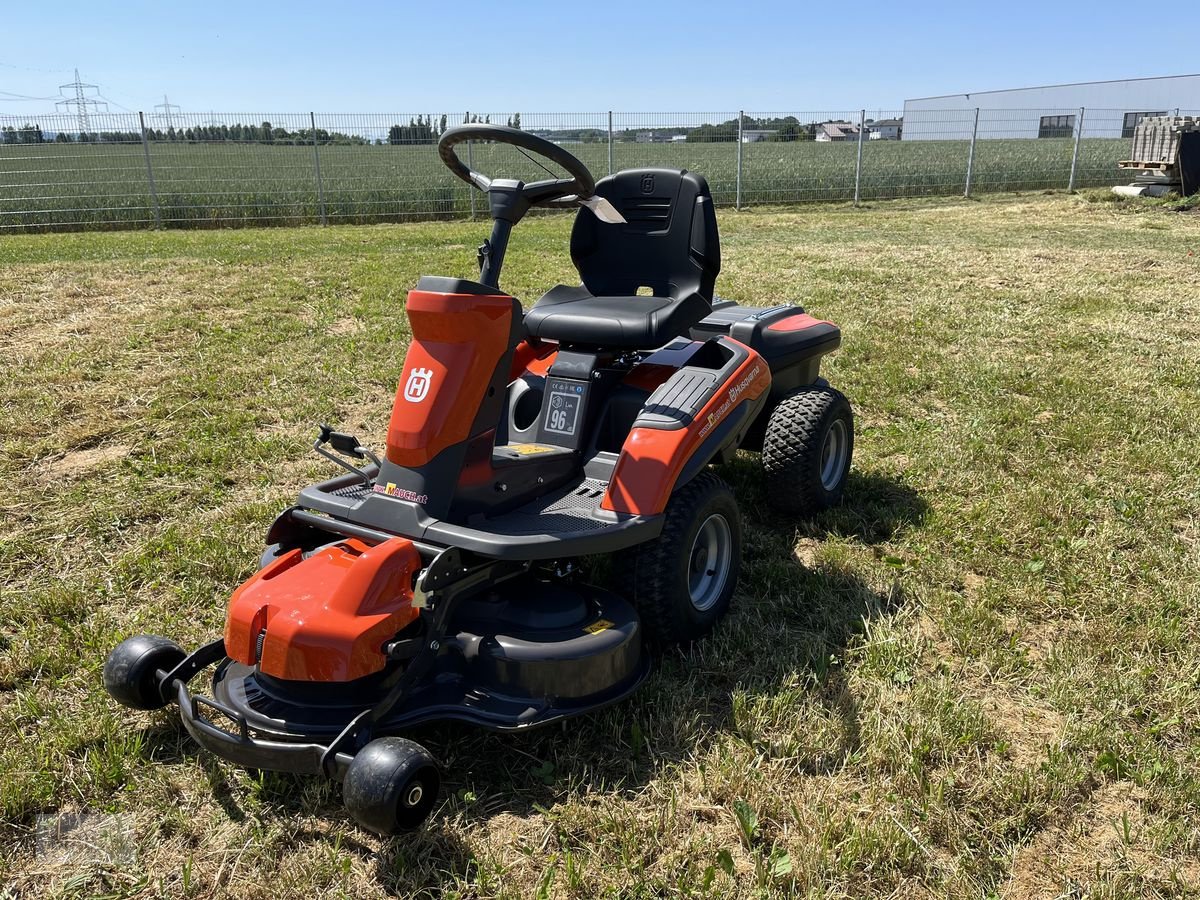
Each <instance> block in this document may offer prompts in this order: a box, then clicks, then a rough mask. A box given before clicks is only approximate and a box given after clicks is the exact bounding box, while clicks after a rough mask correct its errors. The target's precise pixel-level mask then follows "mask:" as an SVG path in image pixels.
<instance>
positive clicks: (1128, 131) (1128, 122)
mask: <svg viewBox="0 0 1200 900" xmlns="http://www.w3.org/2000/svg"><path fill="white" fill-rule="evenodd" d="M1166 114H1167V111H1166V110H1165V109H1164V110H1162V111H1161V112H1131V113H1125V121H1124V122H1123V123H1122V124H1121V137H1123V138H1131V137H1133V129H1135V128H1137V124H1138V122H1140V121H1142V119H1144V118H1146V116H1165V115H1166Z"/></svg>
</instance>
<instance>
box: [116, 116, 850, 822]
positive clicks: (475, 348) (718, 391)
mask: <svg viewBox="0 0 1200 900" xmlns="http://www.w3.org/2000/svg"><path fill="white" fill-rule="evenodd" d="M467 140H472V141H493V142H498V143H504V144H512V145H514V146H516V147H518V148H519V149H521V150H522V151H528V152H531V153H534V154H538V155H539V156H540V157H542V159H543V161H545V162H547V163H548V164H551V165H556V166H558V167H560V168H561V169H562V170H563V171H564V173H565V174H564V176H563V177H561V178H552V179H548V180H545V181H538V182H533V183H530V184H526V183H523V182H521V181H518V180H515V179H499V178H497V179H490V178H488V177H487V176H484V175H482V174H481V173H479V172H475V171H472V170H470V169H468V168H467V167H466V166H464V165H463V164H462V162H461V161H460V160H459V158H458V156H457V154H456V152H455V149H454V148H455V147H456V146H457V145H458V144H460V143H462V142H463V141H467ZM439 151H440V153H441V157H442V160H443V161H444V162H445V163H446V165H447V166H449V167H450V169H451V170H452V171H453V172H455V174H457V175H459V176H460V177H461V178H463V179H464V180H466V181H467V182H469V183H470V184H472V185H474V186H475V187H476V188H478V189H480V190H482V191H485V192H486V193H487V194H488V198H489V201H490V205H491V210H492V216H493V220H494V221H493V227H492V234H491V237H490V239H489V240H487V241H485V242H484V244H483V246H482V247H481V248H480V251H479V258H480V269H481V271H480V276H479V280H478V281H464V280H460V279H453V278H438V277H429V276H426V277H424V278H421V279H420V281H419V282H418V284H417V286H416V288H415V289H414V290H413V291H412V292H410V294H409V297H408V304H407V312H408V318H409V323H410V326H411V329H412V342H411V344H410V346H409V349H408V354H407V356H406V358H405V364H404V371H403V374H402V375H401V379H400V385H399V389H398V391H397V394H396V400H395V405H394V407H393V410H392V418H391V422H390V425H389V428H388V434H387V446H386V448H385V451H384V453H383V454H382V456H378V455H376V454H375V453H374V452H373V451H372V450H371V449H370V448H367V447H364V446H362V445H361V444H360V442H359V441H358V440H357V439H356V438H354V437H353V436H352V435H348V434H344V433H340V432H336V431H333V430H332V429H330V428H328V427H325V426H323V427H322V428H321V432H320V434H319V435H318V438H317V441H316V443H315V444H314V447H315V449H316V450H317V451H318V452H320V453H321V454H323V455H324V456H326V457H327V458H329V459H330V460H332V461H334V462H336V463H338V464H339V465H341V466H342V467H343V468H344V469H345V470H346V471H345V472H344V473H343V474H340V475H338V476H337V477H334V478H331V479H329V480H327V481H324V482H321V483H320V484H316V485H313V486H312V487H309V488H305V489H304V490H303V491H302V492H301V493H300V496H299V498H298V500H297V503H296V505H295V506H293V507H290V508H289V509H286V510H284V511H283V512H282V513H281V514H280V516H279V517H278V518H277V519H276V521H275V523H274V524H273V525H272V526H271V528H270V530H269V531H268V534H267V548H266V550H265V552H264V553H263V557H262V561H261V566H260V569H259V571H258V572H256V573H255V574H254V575H253V576H251V578H250V579H249V580H248V581H246V582H245V583H244V584H242V585H241V586H240V587H239V588H238V589H237V590H236V591H235V592H234V594H233V596H232V598H231V600H230V603H229V608H228V613H227V617H226V624H225V633H224V635H223V637H222V638H221V639H219V640H216V641H213V642H212V643H210V644H208V645H206V646H204V647H201V648H200V649H198V650H196V651H195V652H193V653H192V654H190V655H189V654H186V653H185V652H184V651H183V650H182V649H181V648H180V647H179V646H178V645H177V644H175V643H174V642H172V641H170V640H167V639H166V638H161V637H154V636H146V635H141V636H136V637H132V638H129V639H128V640H126V641H125V642H123V643H122V644H121V645H120V646H118V647H117V648H116V649H115V650H114V651H113V652H112V654H111V655H110V656H109V658H108V661H107V662H106V664H105V667H104V683H105V686H106V688H107V689H108V691H109V693H110V694H111V695H112V696H113V697H114V698H115V699H116V700H117V701H119V702H120V703H123V704H124V705H126V706H129V707H133V708H137V709H155V708H159V707H162V706H165V705H166V704H168V703H171V702H175V703H178V705H179V710H180V716H181V718H182V721H183V724H184V727H185V728H186V729H187V730H188V732H189V733H190V734H191V735H192V737H194V738H195V740H196V741H197V742H198V743H199V744H201V745H202V746H203V747H205V748H207V749H208V750H210V751H212V752H214V753H216V754H218V755H220V756H223V757H225V758H227V759H230V760H232V761H234V762H237V763H239V764H241V765H245V766H250V767H255V768H261V769H277V770H283V771H290V772H300V773H309V774H314V775H321V776H325V777H329V778H334V779H337V780H340V781H342V782H343V784H344V789H343V796H344V800H345V803H346V806H347V808H348V810H349V811H350V813H351V815H352V816H353V817H354V818H355V819H356V820H357V821H358V822H359V823H360V824H362V825H364V826H365V827H367V828H370V829H373V830H375V831H378V832H381V833H391V832H394V831H398V830H402V829H405V828H412V827H416V826H417V825H419V824H420V823H421V822H422V821H423V820H424V819H425V817H426V816H428V814H429V813H430V811H431V810H432V809H433V806H434V804H435V802H436V797H437V791H438V785H439V773H438V769H437V765H436V763H435V761H434V759H433V757H432V756H431V755H430V754H429V752H428V751H427V750H425V748H423V747H421V746H420V745H418V744H416V743H415V742H413V741H411V740H409V739H407V738H404V737H401V736H400V734H401V733H402V732H403V731H404V730H405V729H407V728H409V727H411V726H413V725H416V724H418V723H422V722H429V721H435V720H448V719H457V720H462V721H467V722H471V723H474V724H477V725H480V726H482V727H485V728H491V729H496V730H514V729H523V728H531V727H535V726H539V725H544V724H547V723H549V722H553V721H557V720H559V719H562V718H564V717H567V716H572V715H577V714H580V713H584V712H588V711H591V710H595V709H597V708H599V707H602V706H605V705H607V704H610V703H614V702H617V701H619V700H621V699H622V698H624V697H626V696H627V695H629V694H630V693H631V692H632V691H633V690H635V689H636V688H637V687H638V685H639V684H640V683H641V682H642V681H643V679H644V678H645V677H646V675H647V673H648V671H649V669H650V660H651V654H652V651H653V649H654V648H656V647H659V646H663V645H666V644H671V643H679V642H688V641H693V640H696V639H699V638H701V637H703V636H704V635H706V634H707V633H708V632H709V631H710V630H711V629H712V628H713V627H714V626H715V624H716V623H717V621H718V620H719V619H720V618H721V617H722V616H723V615H724V614H725V612H726V611H727V609H728V607H729V603H730V600H731V598H732V596H733V593H734V589H735V587H736V584H737V579H738V573H739V569H740V560H741V520H740V515H739V513H738V508H737V502H736V499H735V498H734V496H733V493H732V492H731V491H730V489H729V487H728V486H727V485H726V484H725V483H724V482H723V481H722V480H721V479H720V478H719V477H718V475H717V474H716V471H715V470H714V469H713V468H712V464H714V463H721V462H727V461H729V460H730V459H731V458H732V456H733V454H734V453H735V452H736V451H737V450H738V449H745V450H761V451H762V458H763V467H764V472H765V475H766V478H767V480H768V487H769V493H768V496H769V497H770V499H771V501H772V502H773V503H774V504H775V505H776V506H778V507H779V508H780V509H782V510H784V511H786V512H788V513H792V514H797V515H805V514H811V513H813V512H816V511H818V510H820V509H822V508H824V507H826V506H828V505H830V504H832V503H834V502H836V501H837V500H838V499H839V498H840V496H841V491H842V487H843V484H844V481H845V477H846V472H847V471H848V469H849V466H850V458H851V453H852V450H853V439H854V432H853V421H852V416H851V411H850V407H849V404H848V403H847V401H846V399H845V398H844V397H843V396H842V395H841V394H839V393H838V392H837V391H835V390H833V389H832V388H830V387H829V386H828V385H827V384H826V383H825V382H824V381H823V380H822V379H821V378H820V377H819V367H820V360H821V358H822V357H823V356H824V355H825V354H827V353H829V352H831V351H832V350H834V349H836V348H837V347H838V345H839V343H840V340H841V336H840V332H839V330H838V329H837V327H836V326H834V325H833V324H831V323H829V322H825V321H821V320H818V319H815V318H813V317H812V316H809V315H808V314H807V313H805V312H804V310H803V309H801V308H800V307H796V306H790V305H780V306H776V307H773V308H769V309H760V308H749V307H741V306H739V305H737V304H736V303H732V302H729V301H724V300H719V299H717V298H715V296H714V293H713V289H714V286H715V281H716V277H717V273H718V272H719V270H720V243H719V238H718V234H717V223H716V216H715V213H714V210H713V204H712V198H711V196H710V194H709V191H708V186H707V184H706V183H705V182H704V179H703V178H701V177H699V176H698V175H695V174H694V173H689V172H686V171H680V170H672V169H635V170H629V171H625V172H619V173H617V174H616V175H611V176H609V177H607V178H604V179H602V180H601V181H600V182H595V181H594V180H593V178H592V176H591V173H590V172H588V170H587V168H586V167H585V166H584V165H583V164H582V163H581V162H579V160H577V159H576V158H575V157H574V156H572V155H571V154H570V153H568V152H567V151H566V150H565V149H563V148H562V147H560V146H557V145H555V144H551V143H549V142H548V141H545V140H543V139H541V138H538V137H536V136H534V135H532V134H529V133H527V132H523V131H519V130H516V129H511V128H504V127H500V126H492V125H468V126H463V127H461V128H452V129H450V130H448V131H447V132H446V133H445V134H444V135H443V136H442V139H441V142H440V144H439ZM564 205H565V206H581V207H584V208H581V209H580V210H579V212H578V213H577V215H576V219H575V225H574V228H573V230H572V233H571V258H572V260H573V261H574V263H575V266H576V268H577V269H578V271H579V274H580V278H581V282H582V283H581V284H580V285H578V286H566V285H559V286H558V287H556V288H553V289H551V290H550V291H548V292H547V293H546V294H545V295H544V296H543V297H542V298H541V299H539V300H538V301H537V302H536V303H535V304H534V305H533V306H532V308H531V309H530V310H528V311H527V312H526V311H523V310H522V308H521V305H520V304H519V303H518V301H517V300H516V299H515V298H513V297H512V296H510V295H508V294H506V293H504V292H503V291H502V290H501V289H500V286H499V280H500V273H501V269H502V266H503V261H504V255H505V251H506V249H507V246H508V237H509V233H510V231H511V230H512V227H513V226H514V225H515V224H517V223H518V222H519V221H520V220H521V218H522V217H523V216H524V215H525V213H526V212H527V211H528V210H529V209H530V208H531V207H533V206H564ZM597 554H613V555H615V556H616V557H618V558H617V559H616V560H615V562H614V564H613V566H612V569H613V571H614V572H615V573H617V574H616V577H615V579H614V580H615V582H616V583H615V584H614V585H611V586H610V588H611V589H610V588H601V587H599V586H596V585H591V584H587V583H585V581H584V580H583V577H582V575H581V567H580V560H581V558H583V557H588V556H594V555H597ZM209 667H215V669H214V672H213V676H212V682H211V687H210V688H209V689H208V694H207V695H204V694H200V693H196V692H193V691H192V690H191V688H190V687H189V685H190V684H191V682H192V680H193V679H194V678H195V676H196V675H198V674H199V673H200V672H201V671H203V670H205V669H207V668H209Z"/></svg>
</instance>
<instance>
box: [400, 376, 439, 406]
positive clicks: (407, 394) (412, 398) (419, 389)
mask: <svg viewBox="0 0 1200 900" xmlns="http://www.w3.org/2000/svg"><path fill="white" fill-rule="evenodd" d="M432 383H433V370H432V369H413V370H412V371H411V372H410V373H409V374H408V381H406V382H405V383H404V399H405V400H407V401H408V402H409V403H420V402H421V401H422V400H424V399H425V395H426V394H428V393H429V385H430V384H432Z"/></svg>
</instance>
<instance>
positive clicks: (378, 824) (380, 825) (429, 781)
mask: <svg viewBox="0 0 1200 900" xmlns="http://www.w3.org/2000/svg"><path fill="white" fill-rule="evenodd" d="M441 780H442V779H441V775H440V774H439V773H438V767H437V762H435V761H434V758H433V756H432V755H431V754H430V753H429V751H428V750H426V749H425V748H424V747H422V746H421V745H420V744H418V743H417V742H416V741H410V740H408V739H407V738H401V737H384V738H376V739H375V740H373V741H371V742H370V743H369V744H367V746H365V747H363V748H362V750H360V751H359V752H358V753H357V754H356V755H355V757H354V759H353V760H351V762H350V767H349V768H348V769H347V770H346V780H345V782H343V784H342V798H343V800H344V801H345V804H346V810H347V812H349V813H350V816H351V817H352V818H353V819H354V821H356V822H357V823H358V824H359V825H361V826H363V827H364V828H367V829H369V830H370V831H374V832H375V833H376V834H396V833H397V832H401V831H411V830H413V829H414V828H418V827H420V825H421V823H422V822H424V821H425V819H426V818H428V816H429V813H430V812H432V811H433V805H434V803H436V802H437V795H438V788H439V787H440V785H441Z"/></svg>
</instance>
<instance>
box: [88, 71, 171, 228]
mask: <svg viewBox="0 0 1200 900" xmlns="http://www.w3.org/2000/svg"><path fill="white" fill-rule="evenodd" d="M76 80H78V79H76ZM138 123H139V124H140V125H141V126H142V154H143V155H144V156H145V157H146V181H147V182H149V184H150V202H151V204H153V206H154V227H155V228H162V210H161V209H159V206H158V188H157V187H156V186H155V184H154V166H152V165H150V141H148V140H147V139H146V117H145V116H144V115H143V114H142V113H141V112H140V111H139V112H138Z"/></svg>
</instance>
